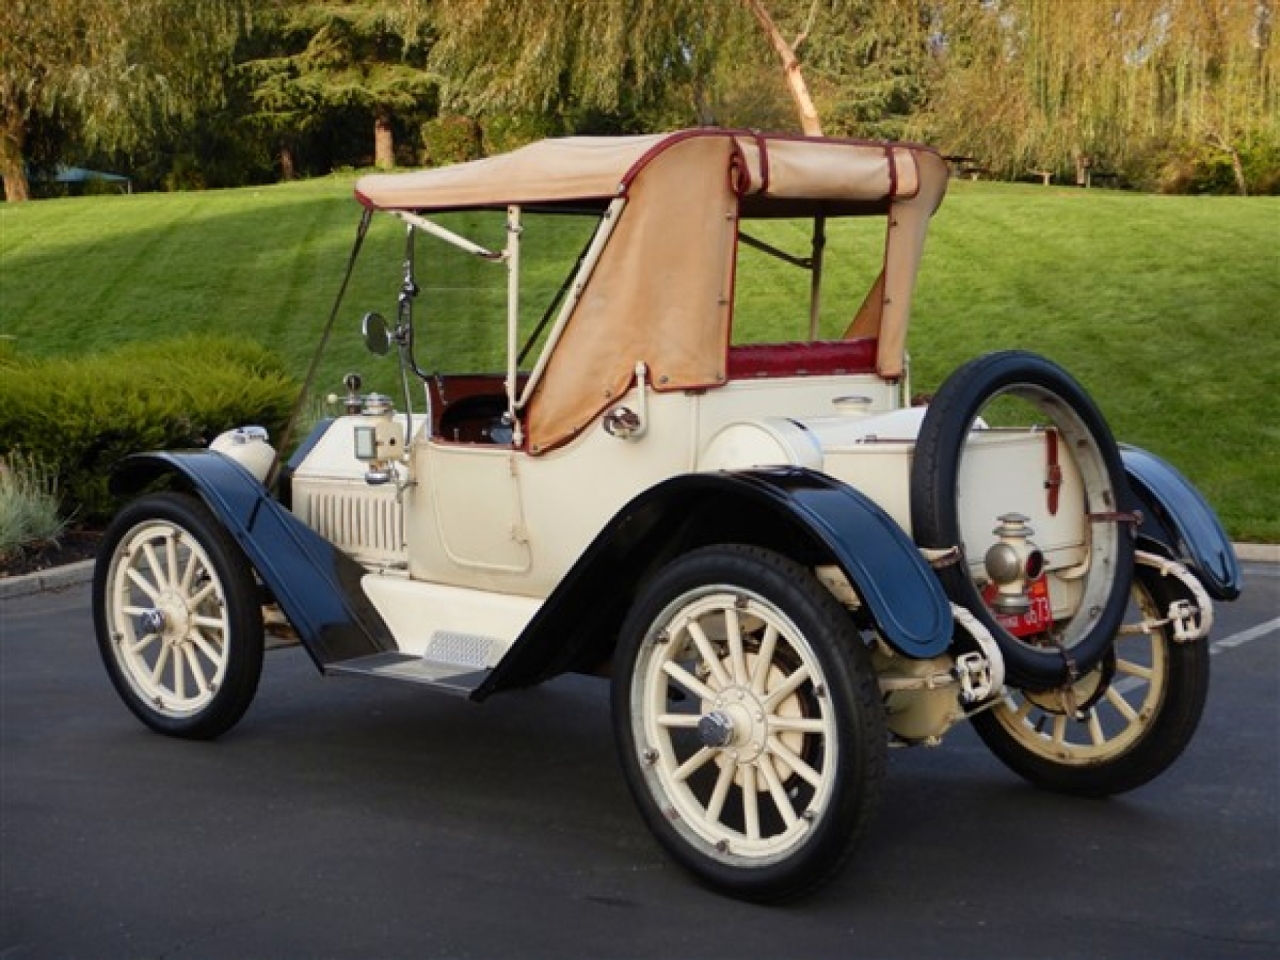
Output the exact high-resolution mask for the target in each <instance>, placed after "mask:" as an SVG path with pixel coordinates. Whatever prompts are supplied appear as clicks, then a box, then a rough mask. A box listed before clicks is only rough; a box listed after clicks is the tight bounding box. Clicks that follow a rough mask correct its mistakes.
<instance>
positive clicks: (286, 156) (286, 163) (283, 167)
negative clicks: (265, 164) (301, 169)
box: [280, 141, 298, 181]
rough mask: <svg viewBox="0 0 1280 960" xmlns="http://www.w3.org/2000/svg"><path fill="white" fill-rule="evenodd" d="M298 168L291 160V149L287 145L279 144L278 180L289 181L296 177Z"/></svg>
mask: <svg viewBox="0 0 1280 960" xmlns="http://www.w3.org/2000/svg"><path fill="white" fill-rule="evenodd" d="M297 175H298V166H297V164H296V163H295V162H294V159H293V147H292V146H290V145H289V144H288V143H285V142H283V141H282V142H281V144H280V179H281V180H285V181H289V180H292V179H294V178H295V177H297Z"/></svg>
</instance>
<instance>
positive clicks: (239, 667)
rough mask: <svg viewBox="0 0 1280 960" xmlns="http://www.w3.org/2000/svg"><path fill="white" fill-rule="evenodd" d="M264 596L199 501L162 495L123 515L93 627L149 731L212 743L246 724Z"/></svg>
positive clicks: (101, 564)
mask: <svg viewBox="0 0 1280 960" xmlns="http://www.w3.org/2000/svg"><path fill="white" fill-rule="evenodd" d="M257 594H258V591H257V588H256V584H255V582H254V578H253V573H252V571H251V569H250V567H249V563H248V561H247V560H246V559H245V557H244V554H243V553H242V552H241V550H240V548H239V547H238V546H237V545H236V544H235V541H234V540H232V539H231V537H230V535H229V534H228V533H227V531H226V530H225V529H224V528H223V527H222V525H221V524H219V523H218V521H217V520H216V519H215V518H214V517H213V515H212V514H211V513H210V512H209V509H208V508H207V507H206V506H205V505H204V503H202V502H201V501H200V500H198V499H196V498H195V497H191V496H187V495H184V494H176V493H160V494H155V495H152V496H147V497H143V498H141V499H139V500H136V501H134V502H133V503H131V504H129V505H128V506H127V507H125V508H124V509H123V510H122V511H121V512H120V514H119V515H118V516H117V517H116V519H115V521H114V522H113V523H112V525H111V527H110V529H109V530H108V531H107V534H106V537H105V539H104V541H103V545H102V549H101V551H100V552H99V556H98V561H97V565H96V568H95V570H94V580H93V614H94V625H95V627H96V629H97V634H98V649H99V651H100V652H101V654H102V659H103V662H104V663H105V664H106V667H107V672H108V674H109V675H110V677H111V681H112V683H113V684H114V685H115V688H116V690H117V692H119V694H120V696H121V698H122V699H123V700H124V702H125V704H126V705H127V706H128V707H129V709H130V710H132V711H133V712H134V713H135V714H136V715H137V716H138V718H139V719H141V720H142V722H143V723H145V724H146V725H147V726H149V727H151V728H152V729H154V730H158V731H160V732H161V733H166V734H170V735H172V736H179V737H189V738H209V737H216V736H218V735H219V734H221V733H224V732H225V731H227V730H228V729H230V728H231V727H232V726H233V725H234V724H235V723H236V722H237V721H238V720H239V719H240V718H241V716H243V715H244V712H245V710H247V709H248V707H249V703H250V701H252V699H253V695H254V693H255V692H256V690H257V687H258V678H259V676H260V675H261V673H262V650H263V636H262V609H261V605H260V603H259V601H258V595H257Z"/></svg>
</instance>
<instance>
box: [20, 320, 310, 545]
mask: <svg viewBox="0 0 1280 960" xmlns="http://www.w3.org/2000/svg"><path fill="white" fill-rule="evenodd" d="M297 391H298V386H297V384H296V383H295V382H294V381H293V380H292V379H291V378H290V377H289V376H288V375H287V373H286V372H285V369H284V366H283V364H282V363H281V361H280V360H278V359H277V358H276V357H275V356H274V355H272V354H271V353H269V352H268V351H267V350H266V349H265V348H263V347H261V346H259V345H257V344H255V343H252V342H249V341H243V340H231V339H226V338H215V337H188V338H183V339H178V340H168V341H164V342H159V343H146V344H133V345H129V346H125V347H122V348H120V349H117V350H113V351H111V352H109V353H104V354H99V355H96V356H92V357H85V358H79V359H36V358H32V357H28V356H24V355H22V354H21V353H18V352H16V351H15V350H14V349H13V348H12V346H8V347H0V456H4V455H5V454H8V453H10V452H17V453H19V454H21V455H23V456H25V457H28V458H30V459H32V460H34V461H36V462H38V463H41V464H43V465H44V466H45V467H46V468H47V469H49V470H52V471H54V472H55V473H56V475H57V482H58V489H59V491H60V492H61V495H62V510H63V515H64V516H69V517H72V518H73V520H74V522H75V523H76V524H78V525H86V524H88V525H92V524H95V523H100V522H101V521H103V520H105V519H106V518H108V517H109V516H110V515H111V514H112V513H113V512H114V511H115V509H116V507H117V506H118V504H117V503H116V502H115V501H114V500H113V498H112V497H111V495H110V494H109V492H108V490H107V478H108V476H109V474H110V469H111V466H112V464H114V463H115V462H116V461H118V460H120V459H121V458H123V457H125V456H127V455H128V454H130V453H137V452H139V451H143V450H161V449H165V450H172V449H184V448H186V449H189V448H195V447H203V446H206V445H207V444H208V443H209V441H211V440H212V439H213V438H214V437H216V436H217V435H218V434H219V433H221V432H222V431H224V430H228V429H230V428H232V427H235V426H241V425H244V424H259V425H261V426H263V427H266V428H267V430H268V431H270V433H271V435H272V437H278V436H279V434H280V432H281V430H282V429H283V427H284V424H285V422H286V421H287V419H288V416H289V411H290V409H291V407H292V404H293V400H294V398H295V396H296V395H297Z"/></svg>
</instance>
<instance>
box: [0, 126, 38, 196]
mask: <svg viewBox="0 0 1280 960" xmlns="http://www.w3.org/2000/svg"><path fill="white" fill-rule="evenodd" d="M26 141H27V128H26V126H25V124H24V123H23V122H22V117H21V116H12V115H9V114H6V116H5V117H4V126H3V129H0V177H3V178H4V198H5V200H7V201H8V202H9V203H21V202H23V201H24V200H30V199H31V184H30V183H29V182H28V180H27V164H26V157H25V156H24V155H23V148H24V147H25V146H26Z"/></svg>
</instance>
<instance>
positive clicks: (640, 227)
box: [355, 128, 947, 454]
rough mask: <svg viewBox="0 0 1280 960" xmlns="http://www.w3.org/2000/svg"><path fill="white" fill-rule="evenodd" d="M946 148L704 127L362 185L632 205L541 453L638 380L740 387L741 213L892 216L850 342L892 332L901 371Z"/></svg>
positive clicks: (409, 196) (551, 379)
mask: <svg viewBox="0 0 1280 960" xmlns="http://www.w3.org/2000/svg"><path fill="white" fill-rule="evenodd" d="M946 183H947V167H946V163H945V162H944V161H943V160H942V158H941V157H940V156H939V155H938V154H937V153H936V152H935V151H933V150H931V149H929V148H927V147H921V146H917V145H911V144H896V143H869V142H866V141H852V140H830V139H822V138H808V137H797V136H784V135H765V134H758V133H755V132H748V131H732V130H720V129H714V128H700V129H696V130H685V131H680V132H676V133H669V134H654V135H647V136H634V137H569V138H563V139H553V140H543V141H540V142H538V143H533V144H530V145H528V146H526V147H522V148H521V149H519V150H516V151H514V152H512V153H508V154H503V155H500V156H495V157H489V158H487V159H484V160H477V161H473V162H470V163H463V164H457V165H454V166H450V167H441V168H438V169H433V170H421V171H415V172H411V173H400V174H376V175H372V176H366V177H362V178H360V179H359V180H358V181H357V182H356V187H355V190H356V196H357V198H358V199H359V200H360V201H361V202H362V203H363V204H365V205H366V206H369V207H372V208H374V209H382V210H412V211H416V212H420V213H427V212H430V211H433V210H435V211H443V210H460V209H469V208H493V207H503V206H506V205H509V204H515V205H537V204H551V205H556V204H575V205H581V204H584V203H585V204H588V205H596V206H601V207H602V206H603V205H604V204H605V203H607V202H608V201H610V200H612V199H614V198H615V197H624V198H625V199H626V206H625V207H624V209H623V211H622V214H621V216H620V217H619V220H618V223H617V225H616V227H615V229H614V233H613V235H612V237H611V238H610V240H609V243H608V245H607V247H606V248H605V250H604V252H603V254H602V256H601V258H600V260H599V262H598V263H597V265H596V267H595V270H594V271H593V273H592V275H591V277H590V278H589V279H588V281H587V284H586V287H585V289H584V291H583V294H582V296H581V298H580V300H579V302H578V304H577V306H576V308H575V309H574V312H573V314H572V315H571V317H570V318H569V322H568V325H567V326H566V327H565V330H564V333H563V335H562V336H561V338H560V340H559V342H558V343H557V345H556V347H555V352H554V354H553V355H552V356H551V358H550V361H549V363H548V365H547V368H546V373H545V376H544V377H543V378H542V380H541V382H540V383H539V384H538V385H537V387H536V389H535V392H534V394H533V396H532V397H531V399H530V402H529V404H528V409H527V420H528V430H527V436H528V444H529V451H530V452H531V453H534V454H539V453H544V452H546V451H548V450H551V449H554V448H556V447H558V446H561V445H562V444H564V443H567V442H569V441H571V440H572V439H573V438H574V437H575V436H577V435H578V434H579V433H580V432H581V431H582V430H583V429H585V428H586V427H587V426H588V425H589V424H590V423H591V422H592V421H593V420H594V419H595V418H596V417H598V416H599V415H600V413H602V412H603V411H604V410H605V409H606V408H607V407H608V406H609V405H610V404H611V403H612V402H614V401H615V400H616V398H618V397H620V396H621V395H622V394H623V393H624V392H625V391H626V390H627V389H628V387H629V386H630V385H631V383H632V381H633V380H634V376H635V373H634V371H635V369H636V364H637V363H638V362H642V363H644V364H645V366H646V367H647V369H648V371H649V377H650V381H651V385H652V387H653V389H655V390H658V391H666V390H688V389H705V388H712V387H716V386H719V385H720V384H723V383H724V382H725V381H726V372H725V371H726V358H727V351H728V345H729V328H730V323H731V318H732V305H733V299H732V298H733V289H732V283H733V271H734V264H735V261H736V252H737V224H738V220H739V219H740V218H742V217H773V216H785V217H797V216H850V215H859V214H872V213H875V214H883V215H887V221H888V227H887V230H886V242H885V257H884V269H883V273H882V275H881V278H880V279H879V280H878V281H877V284H876V285H875V286H874V287H873V289H872V290H871V292H870V293H869V294H868V297H867V300H866V302H865V303H864V304H863V306H862V308H861V309H860V310H858V311H857V316H856V318H855V322H854V323H853V324H851V326H850V330H849V333H848V334H847V336H870V337H876V338H877V339H878V348H877V350H878V352H877V370H878V372H879V373H880V375H881V376H883V377H886V378H888V379H894V378H897V377H900V376H902V374H903V369H904V364H905V343H906V329H907V320H908V316H909V312H910V305H911V295H912V291H913V289H914V285H915V277H916V271H917V269H918V266H919V262H920V255H921V252H922V250H923V246H924V237H925V231H926V228H927V225H928V221H929V218H930V217H931V216H932V214H933V212H934V210H935V209H936V208H937V206H938V204H939V203H940V202H941V200H942V196H943V194H944V193H945V191H946Z"/></svg>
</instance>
